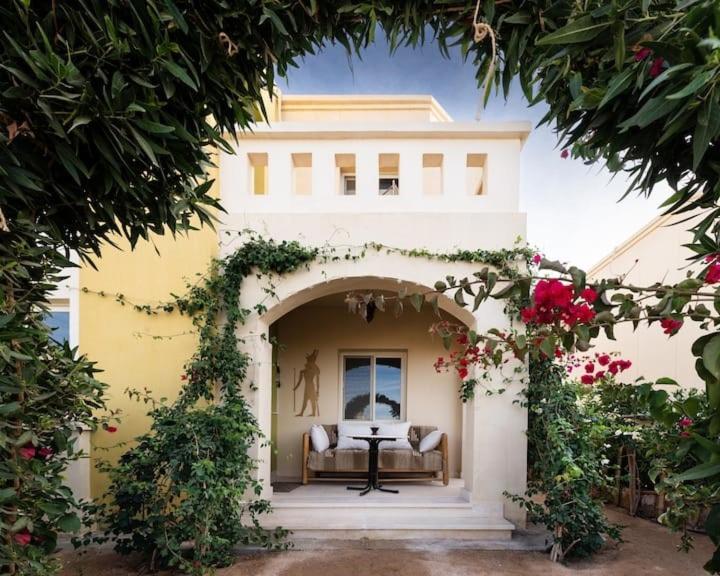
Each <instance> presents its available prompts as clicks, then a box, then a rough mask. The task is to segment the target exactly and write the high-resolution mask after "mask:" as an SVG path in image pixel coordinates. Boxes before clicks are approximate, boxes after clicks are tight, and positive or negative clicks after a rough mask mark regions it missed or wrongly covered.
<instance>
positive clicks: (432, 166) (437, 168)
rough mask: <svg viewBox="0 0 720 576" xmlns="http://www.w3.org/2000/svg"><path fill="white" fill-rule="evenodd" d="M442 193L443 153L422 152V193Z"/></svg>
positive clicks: (435, 194) (438, 194) (430, 194)
mask: <svg viewBox="0 0 720 576" xmlns="http://www.w3.org/2000/svg"><path fill="white" fill-rule="evenodd" d="M442 193H443V155H442V154H423V194H424V195H425V196H441V195H442Z"/></svg>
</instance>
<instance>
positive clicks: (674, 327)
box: [660, 318, 683, 336]
mask: <svg viewBox="0 0 720 576" xmlns="http://www.w3.org/2000/svg"><path fill="white" fill-rule="evenodd" d="M682 325H683V322H682V320H675V319H674V318H663V319H662V320H661V321H660V326H662V329H663V332H664V333H665V334H668V335H670V336H672V335H673V334H675V333H676V332H677V331H678V330H680V327H681V326H682Z"/></svg>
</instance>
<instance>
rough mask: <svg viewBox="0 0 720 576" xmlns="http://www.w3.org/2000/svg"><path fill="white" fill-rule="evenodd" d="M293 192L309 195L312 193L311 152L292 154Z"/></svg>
mask: <svg viewBox="0 0 720 576" xmlns="http://www.w3.org/2000/svg"><path fill="white" fill-rule="evenodd" d="M292 171H293V173H292V177H293V178H292V186H293V194H295V195H297V196H310V195H311V194H312V154H309V153H303V154H293V155H292Z"/></svg>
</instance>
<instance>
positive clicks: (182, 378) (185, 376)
mask: <svg viewBox="0 0 720 576" xmlns="http://www.w3.org/2000/svg"><path fill="white" fill-rule="evenodd" d="M187 378H188V377H187V374H183V375H182V376H180V380H187Z"/></svg>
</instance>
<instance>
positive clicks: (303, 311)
mask: <svg viewBox="0 0 720 576" xmlns="http://www.w3.org/2000/svg"><path fill="white" fill-rule="evenodd" d="M437 320H438V318H437V317H436V316H435V315H434V314H432V312H430V311H423V312H422V313H417V312H416V311H415V310H413V309H409V310H406V312H405V313H404V314H403V315H402V316H401V317H400V318H395V317H394V315H393V314H392V313H391V312H385V313H380V312H378V313H377V314H376V316H375V319H374V320H373V321H372V322H371V323H369V324H368V323H366V322H365V321H364V320H363V319H361V318H360V317H359V316H358V315H356V314H351V313H349V312H348V311H347V310H346V309H345V308H344V307H340V306H321V305H313V304H308V305H305V306H301V307H299V308H296V309H295V310H293V311H291V312H290V313H288V314H286V315H285V316H283V317H282V318H281V319H280V320H278V321H277V322H276V324H275V326H276V327H277V332H276V336H277V338H278V341H279V342H280V345H281V348H280V353H279V368H280V372H279V382H280V387H279V389H278V390H277V396H278V398H277V400H278V401H277V405H276V407H275V409H276V411H277V422H278V424H277V470H276V475H277V477H278V478H280V479H298V478H299V477H300V473H301V456H302V444H301V437H302V434H303V432H307V431H309V429H310V426H311V425H313V424H336V423H337V422H338V420H339V419H340V417H341V413H340V382H339V378H340V351H352V350H365V351H367V350H392V351H405V352H406V353H407V367H406V407H405V419H406V420H409V421H410V422H412V423H413V424H419V425H432V426H437V427H438V428H439V429H440V430H441V431H443V432H446V433H447V434H448V439H449V443H450V473H451V475H452V476H459V475H460V444H461V443H460V436H461V433H462V407H461V402H460V400H459V396H458V386H459V381H458V379H457V377H456V376H455V375H454V374H453V373H437V372H436V371H435V369H434V368H433V362H434V361H435V360H436V359H437V357H438V356H441V355H445V354H447V352H446V351H445V349H444V348H443V346H442V343H441V342H440V340H439V339H438V338H433V336H432V335H431V334H429V333H428V328H429V327H430V325H431V324H432V323H434V322H437ZM313 349H318V350H319V355H318V359H317V366H318V367H319V368H320V399H319V408H320V417H315V418H313V417H308V416H302V417H297V416H295V413H297V412H299V410H300V408H301V407H302V406H301V404H302V386H301V387H300V388H298V390H297V391H296V393H295V394H296V396H295V398H296V400H295V411H294V410H293V386H294V380H295V381H296V378H297V375H298V374H299V372H300V370H302V368H303V366H304V363H305V355H306V354H308V353H310V352H312V351H313ZM308 412H309V410H307V411H306V413H308Z"/></svg>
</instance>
